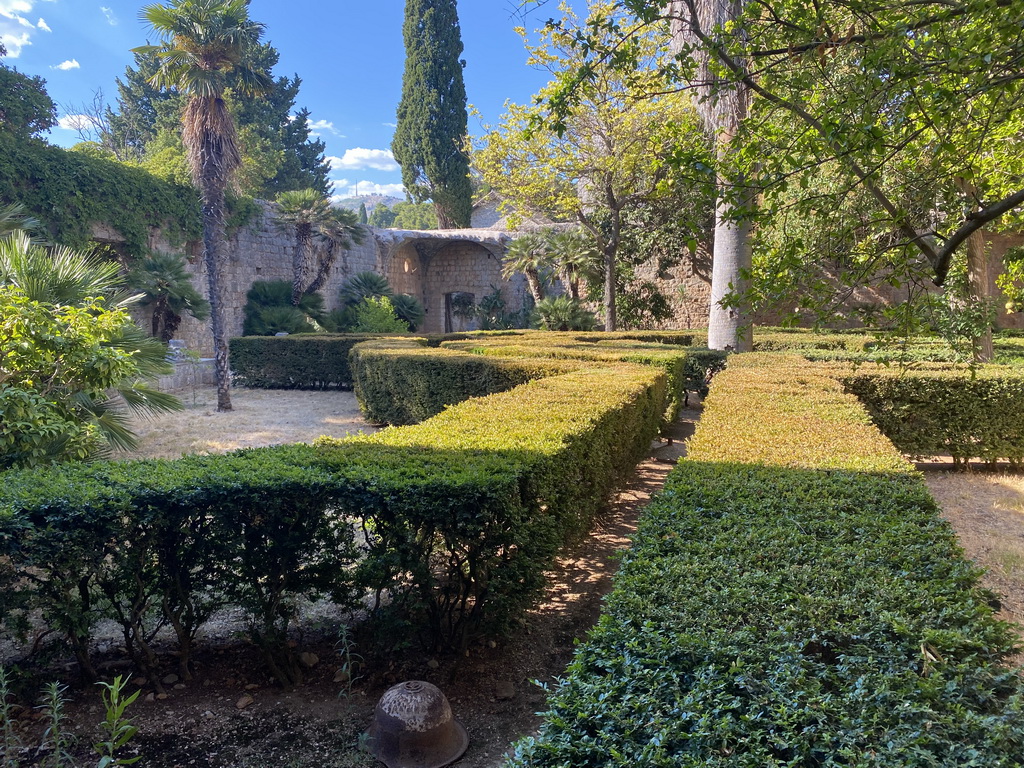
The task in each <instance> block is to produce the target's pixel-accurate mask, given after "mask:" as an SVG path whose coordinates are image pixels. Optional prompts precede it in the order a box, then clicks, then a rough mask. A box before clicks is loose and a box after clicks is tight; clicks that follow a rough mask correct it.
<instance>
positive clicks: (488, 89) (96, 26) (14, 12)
mask: <svg viewBox="0 0 1024 768" xmlns="http://www.w3.org/2000/svg"><path fill="white" fill-rule="evenodd" d="M143 4H144V3H141V2H136V0H99V1H98V2H97V1H95V0H0V39H2V40H3V43H4V45H5V46H6V47H7V49H8V54H9V55H8V57H7V58H6V59H5V63H6V64H7V65H9V66H14V67H17V68H18V69H19V70H21V71H22V72H25V73H26V74H30V75H41V76H42V77H44V78H46V81H47V89H48V91H49V93H50V95H51V96H52V97H53V99H54V101H56V102H57V104H58V105H59V107H60V112H59V114H60V115H61V116H62V117H65V118H66V116H67V115H68V114H74V112H75V111H76V110H75V107H76V106H80V105H81V104H83V103H85V102H91V101H92V98H93V94H94V92H95V91H96V90H97V89H102V91H103V95H104V97H105V99H106V100H107V101H113V100H114V99H115V98H116V95H117V88H116V85H115V82H114V80H115V78H117V77H118V76H120V75H121V74H122V73H123V72H124V69H125V67H126V66H128V65H129V64H131V63H132V56H131V53H130V50H129V49H131V48H132V47H134V46H137V45H141V44H143V43H145V42H146V36H147V30H146V28H145V27H144V25H143V24H142V23H141V22H140V21H139V19H138V16H139V9H140V8H141V7H142V5H143ZM573 5H574V6H575V7H577V8H580V7H585V2H584V1H583V0H577V1H576V2H574V3H573ZM518 6H519V0H461V2H460V3H459V16H460V21H461V24H462V38H463V43H464V44H465V48H466V50H465V53H464V54H463V58H465V60H466V70H465V78H466V91H467V95H468V99H469V102H470V104H472V105H473V106H475V107H476V108H477V109H478V110H479V111H480V113H481V115H482V117H483V119H484V120H485V121H486V122H489V123H494V122H497V120H498V118H499V116H500V115H501V112H502V105H503V104H504V102H505V101H506V100H512V101H517V102H525V101H528V100H529V99H530V97H531V96H532V95H533V94H534V93H535V92H536V91H537V90H538V89H539V88H540V87H541V86H543V85H544V84H545V83H546V82H547V73H545V72H541V71H537V70H533V69H530V68H529V67H527V66H526V64H525V62H526V51H525V49H524V48H523V44H522V41H521V40H520V39H519V36H518V35H517V34H516V33H515V32H514V31H513V28H514V27H515V26H517V25H519V24H523V25H524V26H526V27H527V28H530V29H533V28H536V27H539V26H542V25H543V23H544V21H545V20H546V19H547V18H548V17H549V16H551V15H552V14H554V13H556V8H555V4H554V2H549V3H547V4H545V5H543V6H542V7H541V8H539V9H534V10H531V11H529V12H528V13H527V15H526V17H525V19H524V18H523V17H522V16H520V15H519V14H518V12H517V9H518ZM404 7H405V3H404V0H375V1H374V2H370V3H367V2H364V1H360V2H356V1H354V0H334V1H333V2H330V1H328V2H324V1H323V0H252V3H251V11H250V14H251V16H252V18H253V19H255V20H257V21H261V22H263V23H264V24H265V25H266V27H267V31H266V35H265V39H266V40H269V41H270V42H271V43H273V45H274V46H275V47H276V48H277V49H278V51H280V53H281V61H280V64H279V65H278V67H277V68H276V70H275V74H276V75H279V76H280V75H289V76H291V75H293V74H296V73H297V74H298V75H299V76H300V77H301V78H302V81H303V83H302V89H301V91H300V93H299V98H298V101H297V107H306V108H308V109H309V110H310V112H311V115H310V120H311V121H313V122H314V124H315V125H316V126H317V132H318V133H319V135H320V137H321V138H322V139H323V140H324V141H325V142H326V144H327V155H328V156H329V157H330V158H331V163H332V169H333V170H332V178H333V179H334V180H335V182H336V184H335V191H336V193H338V194H340V195H348V194H351V193H353V192H354V191H355V189H356V187H357V185H358V190H359V192H360V193H361V194H369V193H373V192H382V193H386V194H396V195H398V196H401V185H400V180H401V174H400V172H399V171H398V167H397V166H396V165H395V163H394V160H393V159H392V158H391V155H390V149H389V147H390V145H391V135H392V131H393V127H394V120H395V109H396V107H397V105H398V100H399V97H400V95H401V88H402V68H403V63H404V51H403V46H402V18H403V12H404ZM63 122H64V124H65V126H67V124H68V123H69V122H70V121H69V120H67V119H65V120H64V121H63ZM470 132H471V133H479V132H480V125H479V121H478V120H475V119H474V118H472V117H470ZM49 138H50V141H51V142H53V143H55V144H60V145H62V146H70V145H71V144H73V143H75V141H77V138H76V135H75V131H74V130H73V129H71V128H69V127H63V128H55V129H54V130H53V132H52V134H51V136H50V137H49Z"/></svg>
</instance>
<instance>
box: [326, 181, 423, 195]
mask: <svg viewBox="0 0 1024 768" xmlns="http://www.w3.org/2000/svg"><path fill="white" fill-rule="evenodd" d="M355 195H388V196H390V197H403V198H404V197H405V187H403V186H402V185H401V184H378V183H377V182H375V181H357V182H355V183H351V184H350V183H349V181H348V179H339V180H338V181H336V182H334V197H332V198H331V199H332V200H344V199H345V198H346V197H354V196H355Z"/></svg>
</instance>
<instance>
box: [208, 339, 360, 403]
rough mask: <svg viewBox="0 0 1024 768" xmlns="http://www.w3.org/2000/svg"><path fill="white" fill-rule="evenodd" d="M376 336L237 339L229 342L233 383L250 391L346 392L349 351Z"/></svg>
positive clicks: (350, 370)
mask: <svg viewBox="0 0 1024 768" xmlns="http://www.w3.org/2000/svg"><path fill="white" fill-rule="evenodd" d="M376 338H380V334H375V335H367V334H344V335H327V334H319V333H316V334H313V333H309V334H307V333H302V334H296V335H294V336H239V337H236V338H233V339H231V341H230V342H229V353H228V362H229V365H230V366H231V372H232V374H233V375H234V381H235V383H236V384H239V385H241V386H243V387H252V388H253V389H349V388H351V387H352V369H351V368H350V367H349V362H348V356H349V353H350V352H351V351H352V347H354V346H355V345H356V344H359V343H360V342H363V341H367V340H368V339H376Z"/></svg>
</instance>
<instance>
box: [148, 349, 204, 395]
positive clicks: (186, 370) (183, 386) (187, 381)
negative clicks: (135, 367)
mask: <svg viewBox="0 0 1024 768" xmlns="http://www.w3.org/2000/svg"><path fill="white" fill-rule="evenodd" d="M216 383H217V374H216V371H215V370H214V367H213V360H212V359H210V358H203V359H200V360H198V361H197V362H194V363H193V362H192V361H190V360H182V361H179V362H177V363H175V364H174V373H171V374H168V375H166V376H160V377H158V378H157V380H156V382H155V385H156V387H157V388H158V389H160V390H161V391H163V392H179V393H180V392H186V391H189V390H191V389H193V388H196V389H198V388H200V387H212V386H214V385H215V384H216Z"/></svg>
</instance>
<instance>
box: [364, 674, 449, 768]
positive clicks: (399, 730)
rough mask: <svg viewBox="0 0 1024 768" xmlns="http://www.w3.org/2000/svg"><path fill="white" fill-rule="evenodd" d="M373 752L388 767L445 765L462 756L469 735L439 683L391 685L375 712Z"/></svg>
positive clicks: (436, 767)
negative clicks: (453, 712)
mask: <svg viewBox="0 0 1024 768" xmlns="http://www.w3.org/2000/svg"><path fill="white" fill-rule="evenodd" d="M369 737H370V752H371V753H372V754H373V756H374V757H376V758H377V759H378V760H380V761H381V762H382V763H384V764H385V765H387V766H388V768H441V767H442V766H445V765H448V763H451V762H454V761H455V760H458V759H459V758H460V757H462V754H463V753H464V752H465V751H466V747H468V746H469V735H468V734H467V733H466V729H465V728H463V727H462V723H460V722H458V721H457V720H456V719H455V718H454V717H453V716H452V708H451V706H449V704H448V699H446V698H445V695H444V694H443V693H441V690H440V689H439V688H438V687H437V686H436V685H431V684H430V683H426V682H423V681H422V680H410V681H408V682H405V683H399V684H398V685H395V686H392V687H391V688H389V689H388V690H387V691H386V692H385V694H384V695H383V696H381V699H380V701H379V702H377V708H376V709H375V710H374V712H373V724H372V725H371V726H370V732H369Z"/></svg>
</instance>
